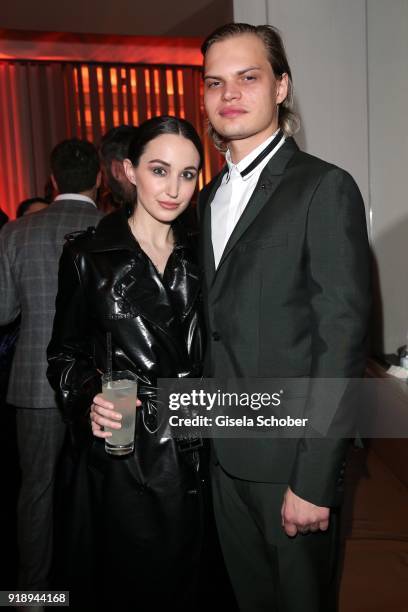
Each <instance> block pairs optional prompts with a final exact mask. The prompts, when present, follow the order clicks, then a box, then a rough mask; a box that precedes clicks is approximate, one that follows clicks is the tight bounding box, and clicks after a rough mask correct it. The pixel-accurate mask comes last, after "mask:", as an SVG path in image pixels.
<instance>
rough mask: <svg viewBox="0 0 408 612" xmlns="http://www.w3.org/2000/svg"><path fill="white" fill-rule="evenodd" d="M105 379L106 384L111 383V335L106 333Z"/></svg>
mask: <svg viewBox="0 0 408 612" xmlns="http://www.w3.org/2000/svg"><path fill="white" fill-rule="evenodd" d="M106 361H107V364H106V365H107V368H106V377H107V380H108V382H112V333H111V332H106Z"/></svg>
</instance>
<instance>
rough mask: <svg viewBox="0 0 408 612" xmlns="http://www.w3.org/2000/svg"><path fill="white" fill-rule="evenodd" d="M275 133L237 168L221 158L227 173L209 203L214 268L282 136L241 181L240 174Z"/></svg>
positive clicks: (228, 154) (283, 139) (229, 156)
mask: <svg viewBox="0 0 408 612" xmlns="http://www.w3.org/2000/svg"><path fill="white" fill-rule="evenodd" d="M278 131H279V130H276V132H275V133H274V134H272V136H271V137H270V138H268V139H267V140H265V142H263V143H262V144H261V145H259V147H257V148H256V149H254V150H253V151H251V153H249V154H248V155H247V156H246V157H244V158H243V159H241V161H240V162H239V163H238V164H234V163H233V162H232V161H231V155H230V152H229V151H227V153H226V156H225V158H226V162H227V164H228V172H227V173H226V174H225V175H224V176H223V179H222V182H221V185H220V186H219V187H218V189H217V192H216V194H215V196H214V199H213V201H212V202H211V239H212V245H213V251H214V261H215V267H216V268H217V267H218V264H219V263H220V259H221V257H222V254H223V252H224V249H225V246H226V244H227V242H228V240H229V237H230V236H231V234H232V232H233V230H234V227H235V226H236V224H237V223H238V220H239V218H240V216H241V215H242V213H243V212H244V210H245V207H246V205H247V204H248V202H249V200H250V198H251V195H252V194H253V192H254V189H255V187H256V184H257V182H258V180H259V177H260V175H261V172H262V170H263V169H264V168H265V166H266V164H267V163H268V162H269V161H270V160H271V158H272V157H273V156H274V155H275V153H276V152H277V151H278V150H279V149H280V148H281V146H282V145H283V143H284V142H285V136H284V135H283V134H282V138H281V139H280V140H279V142H278V144H277V145H276V147H274V148H273V149H272V151H271V152H270V153H269V154H268V155H267V156H266V157H265V159H263V160H262V161H261V162H260V163H259V164H258V165H257V166H256V167H255V168H254V169H253V170H252V172H249V173H248V174H247V175H246V176H245V177H242V176H241V172H242V171H243V170H245V168H247V167H248V166H249V165H250V164H251V163H252V162H253V161H254V159H255V158H256V157H258V155H259V154H260V153H261V152H262V151H263V150H264V149H265V148H266V147H267V146H268V145H269V143H270V142H272V140H273V139H274V138H275V136H276V134H277V133H278Z"/></svg>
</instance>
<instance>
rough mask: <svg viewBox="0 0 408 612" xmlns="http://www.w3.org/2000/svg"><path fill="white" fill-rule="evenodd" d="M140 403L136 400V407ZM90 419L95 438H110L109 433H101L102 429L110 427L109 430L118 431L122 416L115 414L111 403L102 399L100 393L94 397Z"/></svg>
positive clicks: (140, 403) (118, 413)
mask: <svg viewBox="0 0 408 612" xmlns="http://www.w3.org/2000/svg"><path fill="white" fill-rule="evenodd" d="M141 405H142V402H141V401H140V400H136V406H141ZM90 419H91V425H92V433H93V435H94V436H95V437H96V438H110V437H111V435H112V433H111V432H110V431H103V429H102V427H110V428H111V429H120V428H121V427H122V425H121V420H122V415H121V414H120V412H115V406H114V405H113V404H112V402H108V401H107V400H105V399H104V398H103V397H102V394H101V393H98V395H95V397H94V398H93V404H92V406H91V412H90Z"/></svg>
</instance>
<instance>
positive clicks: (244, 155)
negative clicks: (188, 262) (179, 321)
mask: <svg viewBox="0 0 408 612" xmlns="http://www.w3.org/2000/svg"><path fill="white" fill-rule="evenodd" d="M202 51H203V55H204V92H205V93H204V102H205V107H206V111H207V114H208V118H209V121H210V129H211V131H212V133H213V136H214V140H215V142H216V144H217V146H218V147H219V148H220V149H223V150H225V151H226V161H227V164H226V166H225V168H224V170H223V171H222V172H221V174H220V175H219V176H218V177H216V178H215V179H214V180H213V181H212V182H211V183H210V184H209V185H208V186H207V187H206V188H205V189H204V191H203V192H202V193H201V196H200V203H199V212H200V218H201V223H202V256H203V266H204V277H205V279H204V292H205V304H206V318H207V324H208V331H209V346H208V350H207V355H206V375H207V376H209V377H211V376H212V377H217V378H221V379H226V378H244V377H250V378H278V377H279V378H295V377H296V378H306V379H307V378H309V377H311V378H313V379H316V380H317V379H323V378H324V379H326V378H336V379H337V378H344V379H346V378H352V377H359V376H361V375H362V373H363V370H364V359H365V351H364V344H365V338H366V332H367V319H368V313H369V303H370V299H369V293H370V288H369V276H370V274H369V269H370V263H369V247H368V240H367V232H366V221H365V211H364V206H363V202H362V199H361V195H360V193H359V191H358V188H357V186H356V185H355V183H354V181H353V179H352V178H351V177H350V176H349V175H348V174H347V173H346V172H344V171H343V170H341V169H339V168H337V167H335V166H333V165H331V164H328V163H326V162H324V161H322V160H320V159H318V158H315V157H312V156H310V155H307V154H305V153H303V152H301V151H300V150H299V149H298V147H297V145H296V143H295V141H294V140H293V138H292V135H293V133H294V132H295V131H296V127H297V118H296V116H295V114H294V113H293V111H292V79H291V71H290V68H289V65H288V62H287V58H286V54H285V50H284V47H283V43H282V40H281V38H280V36H279V34H278V32H277V31H276V30H275V29H274V28H272V27H270V26H257V27H254V26H251V25H247V24H228V25H225V26H223V27H221V28H219V29H218V30H216V31H215V32H214V33H213V34H211V35H210V36H209V37H208V38H207V39H206V41H205V42H204V44H203V47H202ZM312 388H313V387H312ZM314 399H315V398H314V397H312V396H311V394H310V392H309V395H308V396H307V398H306V401H305V408H304V410H305V414H308V415H309V416H316V415H313V411H315V410H316V407H313V401H314ZM326 400H327V401H326ZM329 404H330V402H329V398H328V397H327V398H326V397H325V398H324V401H323V402H320V405H319V410H321V411H322V413H324V411H325V410H327V411H328V413H330V415H331V417H332V418H333V419H334V420H335V419H336V414H335V412H334V411H333V408H332V407H331V406H330V405H329ZM330 411H332V412H330ZM346 446H347V442H346V440H341V439H339V438H338V439H335V438H334V439H331V440H330V439H327V438H324V439H320V440H319V439H317V438H316V437H315V438H313V437H306V436H304V437H303V438H302V439H294V438H286V439H285V438H281V439H276V438H275V439H272V438H271V439H261V440H259V439H215V440H214V454H215V461H214V464H215V465H214V468H213V486H214V507H215V513H216V520H217V525H218V530H219V534H220V539H221V544H222V548H223V552H224V556H225V560H226V564H227V568H228V571H229V574H230V577H231V580H232V583H233V587H234V590H235V594H236V596H237V600H238V603H239V606H240V608H241V610H245V611H248V612H256V611H260V610H279V612H298V611H299V612H300V611H302V612H328V611H329V610H332V609H335V597H334V596H333V592H334V589H333V588H332V587H333V586H334V577H335V574H334V563H333V560H334V559H335V558H336V533H337V529H336V527H337V512H336V505H337V504H338V502H339V498H340V495H339V493H340V489H341V482H342V474H343V471H344V455H345V451H346Z"/></svg>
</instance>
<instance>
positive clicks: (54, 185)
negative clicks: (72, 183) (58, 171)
mask: <svg viewBox="0 0 408 612" xmlns="http://www.w3.org/2000/svg"><path fill="white" fill-rule="evenodd" d="M51 183H52V186H53V187H54V190H55V191H56V192H57V193H59V189H58V185H57V181H56V180H55V176H54V175H53V174H51Z"/></svg>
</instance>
